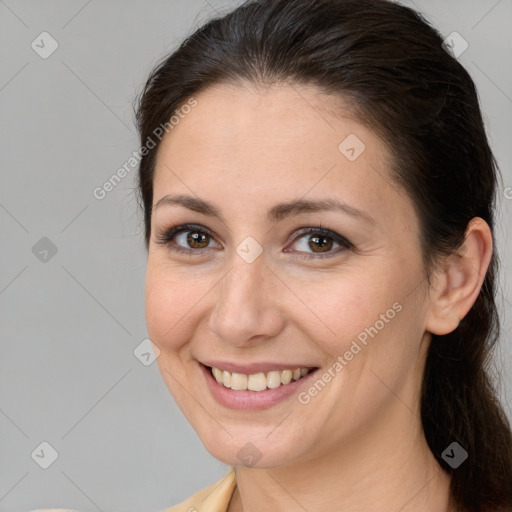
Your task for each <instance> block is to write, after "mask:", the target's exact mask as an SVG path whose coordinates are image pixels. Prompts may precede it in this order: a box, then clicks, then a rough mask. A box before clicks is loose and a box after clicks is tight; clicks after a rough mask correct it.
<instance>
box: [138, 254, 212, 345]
mask: <svg viewBox="0 0 512 512" xmlns="http://www.w3.org/2000/svg"><path fill="white" fill-rule="evenodd" d="M145 287H146V289H145V313H146V326H147V329H148V334H149V336H150V338H151V339H152V340H153V341H154V342H155V343H157V345H158V346H159V348H160V350H163V351H165V350H175V349H177V348H178V347H179V346H180V344H181V340H183V339H186V331H187V326H189V325H190V324H191V322H192V319H193V316H194V314H195V310H196V307H197V303H198V301H199V300H200V298H201V297H203V296H204V295H205V293H206V292H207V290H208V285H207V283H205V282H204V280H202V279H201V280H194V279H193V278H191V276H190V275H188V276H183V277H182V278H180V273H179V271H176V270H173V269H169V268H167V267H166V265H162V264H158V263H154V262H151V263H150V262H148V266H147V270H146V285H145Z"/></svg>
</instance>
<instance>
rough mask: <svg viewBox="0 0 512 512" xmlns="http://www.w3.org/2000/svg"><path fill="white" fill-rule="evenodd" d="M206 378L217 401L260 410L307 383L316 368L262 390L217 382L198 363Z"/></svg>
mask: <svg viewBox="0 0 512 512" xmlns="http://www.w3.org/2000/svg"><path fill="white" fill-rule="evenodd" d="M199 366H200V367H201V370H202V372H203V374H204V376H205V378H206V384H207V385H208V388H209V389H210V392H211V394H212V395H213V397H214V398H215V400H217V402H218V403H220V404H221V405H223V406H224V407H229V408H230V409H242V410H251V411H261V410H263V409H268V408H270V407H272V406H274V405H276V404H277V403H279V402H282V401H283V400H286V399H287V398H289V397H290V396H292V395H293V394H295V393H296V392H297V391H298V389H299V388H300V387H301V386H303V385H304V384H306V383H308V382H309V381H310V379H311V377H312V375H314V374H316V371H317V370H313V371H310V372H309V373H308V374H307V375H305V376H304V377H301V378H300V379H299V380H296V381H293V382H290V383H289V384H284V385H281V386H279V387H278V388H273V389H266V390H264V391H249V390H246V391H236V390H233V389H230V388H226V387H225V386H223V385H222V384H219V383H218V382H217V381H216V380H215V378H214V377H213V375H212V372H211V370H210V368H207V367H206V366H204V365H203V364H201V363H200V364H199Z"/></svg>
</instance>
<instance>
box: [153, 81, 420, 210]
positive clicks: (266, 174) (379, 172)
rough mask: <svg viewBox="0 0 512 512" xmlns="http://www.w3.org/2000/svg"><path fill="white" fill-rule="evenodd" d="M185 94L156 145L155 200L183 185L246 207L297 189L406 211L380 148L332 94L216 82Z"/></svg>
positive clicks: (269, 202)
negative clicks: (186, 103)
mask: <svg viewBox="0 0 512 512" xmlns="http://www.w3.org/2000/svg"><path fill="white" fill-rule="evenodd" d="M194 98H195V99H196V101H197V105H196V106H195V107H193V108H192V109H191V110H190V112H189V113H188V114H186V115H184V116H183V117H182V118H181V119H180V121H179V123H178V124H177V125H175V126H174V127H173V129H172V130H171V131H170V132H169V133H168V134H167V135H166V136H165V137H164V139H163V140H162V142H161V144H160V148H159V151H158V156H157V162H156V168H155V178H154V199H155V201H157V200H158V199H159V198H160V197H161V196H163V195H165V194H167V193H169V192H170V189H172V191H176V192H178V191H179V192H185V193H190V192H191V189H192V190H193V191H194V193H195V194H198V195H200V196H201V197H210V198H214V199H218V198H220V199H227V198H229V200H230V201H232V202H237V201H238V202H239V204H241V203H244V202H245V206H244V208H245V209H250V207H251V204H255V205H256V206H257V207H263V206H268V207H269V208H270V207H271V206H272V204H273V203H276V202H277V199H279V200H281V201H282V200H283V199H296V198H297V197H301V196H304V195H306V194H307V197H308V198H309V199H315V198H322V199H324V198H325V197H326V194H329V195H330V197H333V196H336V197H337V198H339V199H341V200H346V202H350V203H352V204H357V207H358V208H361V209H366V210H367V211H368V212H369V213H370V214H372V213H371V212H372V211H373V215H375V216H377V217H380V218H382V216H383V215H384V216H385V214H383V213H382V210H383V209H384V210H389V208H391V209H393V208H400V207H402V208H405V209H407V207H408V205H407V203H408V200H407V198H406V197H405V194H404V192H403V191H402V190H398V189H397V186H396V185H395V184H394V182H393V181H392V180H391V174H390V166H391V156H390V153H389V151H388V149H387V147H386V145H385V144H384V143H383V141H382V140H381V139H380V138H379V137H378V136H377V135H376V134H375V133H374V132H372V131H371V130H370V129H369V128H367V127H366V126H364V125H363V124H362V123H360V122H359V121H358V120H357V119H356V117H355V116H354V114H353V113H352V112H351V110H350V108H349V106H348V104H346V103H344V102H343V101H342V100H341V99H340V98H339V97H334V96H329V95H326V94H323V93H322V92H321V91H320V90H319V89H316V88H315V87H313V86H299V85H289V84H286V85H285V84H283V85H272V86H264V87H263V86H261V87H253V86H246V85H244V86H242V85H236V86H235V85H218V86H215V87H210V88H208V89H206V90H204V91H202V92H201V93H200V94H198V95H196V96H194ZM178 189H179V190H178ZM397 199H399V201H401V202H402V203H403V204H400V202H399V201H398V202H397ZM388 213H389V214H393V212H392V211H389V212H388ZM408 213H410V211H409V212H408Z"/></svg>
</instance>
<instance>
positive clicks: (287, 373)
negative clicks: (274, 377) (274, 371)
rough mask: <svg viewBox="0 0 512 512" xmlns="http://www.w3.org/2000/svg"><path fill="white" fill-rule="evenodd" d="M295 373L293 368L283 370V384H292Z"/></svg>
mask: <svg viewBox="0 0 512 512" xmlns="http://www.w3.org/2000/svg"><path fill="white" fill-rule="evenodd" d="M292 376H293V373H292V371H291V370H283V371H282V372H281V384H290V382H291V381H292Z"/></svg>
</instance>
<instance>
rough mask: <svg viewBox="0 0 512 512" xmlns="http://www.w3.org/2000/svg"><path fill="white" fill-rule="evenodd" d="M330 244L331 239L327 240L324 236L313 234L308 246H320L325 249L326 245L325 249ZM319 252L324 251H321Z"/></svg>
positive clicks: (312, 247)
mask: <svg viewBox="0 0 512 512" xmlns="http://www.w3.org/2000/svg"><path fill="white" fill-rule="evenodd" d="M312 243H313V244H316V245H312ZM331 245H332V240H331V241H330V243H329V241H328V238H326V237H324V236H323V237H319V236H313V237H311V241H310V243H309V246H310V247H311V249H315V248H317V249H318V248H321V249H325V248H326V247H327V249H330V247H331ZM321 252H324V251H321Z"/></svg>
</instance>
